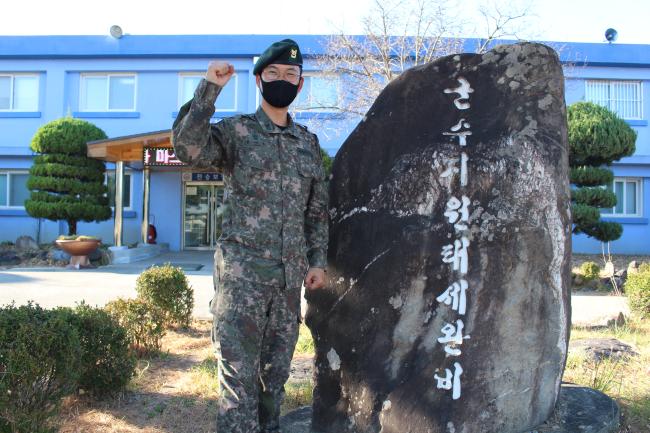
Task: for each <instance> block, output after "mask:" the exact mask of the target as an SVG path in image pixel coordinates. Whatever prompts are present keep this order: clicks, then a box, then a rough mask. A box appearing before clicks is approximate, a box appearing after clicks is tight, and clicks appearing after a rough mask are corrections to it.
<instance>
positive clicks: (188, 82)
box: [178, 73, 237, 111]
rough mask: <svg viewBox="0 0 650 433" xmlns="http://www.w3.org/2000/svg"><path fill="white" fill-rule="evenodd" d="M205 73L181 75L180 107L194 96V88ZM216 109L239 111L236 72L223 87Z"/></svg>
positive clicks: (179, 87) (179, 88) (179, 89)
mask: <svg viewBox="0 0 650 433" xmlns="http://www.w3.org/2000/svg"><path fill="white" fill-rule="evenodd" d="M204 76H205V74H198V73H187V74H181V75H179V79H178V83H179V86H178V106H179V107H180V106H181V105H183V104H184V103H186V102H187V101H189V100H190V99H192V97H194V90H196V86H198V85H199V82H200V81H201V79H202V78H203V77H204ZM215 108H216V111H237V74H236V73H235V74H234V75H233V76H232V77H231V78H230V81H228V84H226V86H225V87H224V88H223V89H221V93H219V97H217V101H216V102H215Z"/></svg>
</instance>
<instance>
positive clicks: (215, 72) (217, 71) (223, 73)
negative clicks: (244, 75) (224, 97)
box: [205, 60, 235, 87]
mask: <svg viewBox="0 0 650 433" xmlns="http://www.w3.org/2000/svg"><path fill="white" fill-rule="evenodd" d="M234 73H235V67H234V66H233V65H231V64H230V63H228V62H221V61H217V60H213V61H211V62H210V63H209V64H208V71H207V72H206V73H205V79H206V80H208V81H209V82H211V83H214V84H216V85H218V86H221V87H223V86H225V85H226V83H227V82H228V80H230V77H232V75H233V74H234Z"/></svg>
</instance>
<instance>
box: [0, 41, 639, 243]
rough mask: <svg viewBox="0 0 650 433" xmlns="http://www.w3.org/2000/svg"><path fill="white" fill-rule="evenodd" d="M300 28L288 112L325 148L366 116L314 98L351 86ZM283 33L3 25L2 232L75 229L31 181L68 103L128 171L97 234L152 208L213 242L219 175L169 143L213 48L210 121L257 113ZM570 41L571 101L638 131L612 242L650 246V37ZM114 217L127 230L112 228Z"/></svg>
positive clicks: (169, 229)
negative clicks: (266, 70)
mask: <svg viewBox="0 0 650 433" xmlns="http://www.w3.org/2000/svg"><path fill="white" fill-rule="evenodd" d="M293 38H294V39H295V40H296V41H297V42H298V43H299V44H300V46H301V50H302V51H303V53H304V54H305V67H304V70H305V77H306V80H305V86H304V88H303V92H302V93H301V97H300V98H299V99H298V100H297V102H296V103H295V104H294V107H293V110H292V111H293V113H294V115H295V117H296V118H297V121H298V122H303V123H304V122H307V123H310V122H311V121H312V120H314V119H318V122H316V123H315V124H316V125H317V127H316V130H315V132H317V133H319V137H320V141H321V146H322V147H323V148H324V149H325V150H326V151H327V152H328V153H329V154H330V155H332V156H334V155H335V154H336V151H337V150H338V148H339V147H340V145H341V144H342V142H343V141H344V140H345V137H346V136H347V134H348V133H349V132H350V131H351V130H352V129H353V128H354V126H355V124H356V122H357V121H358V120H359V119H353V120H350V119H346V118H343V117H342V116H340V115H338V114H337V113H335V112H331V111H327V110H322V109H321V110H314V109H305V107H308V106H310V101H311V100H314V99H318V100H319V101H320V103H321V105H323V106H332V105H336V101H337V99H338V98H340V97H341V92H342V90H344V89H342V86H341V83H340V79H336V78H334V79H332V78H331V77H326V76H324V75H323V74H322V73H321V72H320V71H319V70H317V63H316V62H315V60H314V56H316V55H318V54H320V53H322V51H323V48H322V41H324V37H322V36H293ZM277 39H279V37H278V36H275V35H258V36H249V35H237V36H235V35H225V36H224V35H220V36H217V35H207V36H204V35H200V36H199V35H196V36H171V35H168V36H129V35H126V36H123V37H122V38H119V39H117V38H113V37H111V36H1V37H0V241H2V240H9V241H14V240H15V239H16V237H18V236H20V235H29V236H32V237H34V238H38V239H39V240H40V241H41V242H48V241H51V240H53V239H55V238H56V237H57V236H58V235H59V234H64V233H66V232H67V229H66V225H65V223H64V222H52V221H47V220H41V221H39V220H37V219H34V218H31V217H30V216H28V215H27V213H26V212H25V210H24V207H23V201H24V200H25V198H27V197H28V196H29V191H28V190H27V188H26V185H25V183H26V180H27V177H28V174H27V171H28V169H29V167H30V166H31V164H32V159H33V155H32V152H31V151H30V149H29V143H30V141H31V139H32V136H33V135H34V133H35V132H36V130H37V129H38V127H39V126H41V125H42V124H44V123H47V122H49V121H51V120H54V119H57V118H60V117H63V116H65V115H72V116H73V117H77V118H83V119H86V120H88V121H91V122H92V123H94V124H96V125H97V126H99V127H100V128H102V129H103V130H104V131H105V132H106V134H107V135H108V136H109V137H110V138H109V139H108V140H103V141H101V142H95V143H91V144H89V155H90V156H93V157H97V158H100V159H103V160H105V161H107V162H108V164H107V168H108V170H107V176H106V178H107V179H106V180H107V183H108V185H109V188H115V185H116V184H117V187H118V189H120V185H119V184H120V182H115V172H116V169H117V172H118V173H119V172H120V171H123V177H122V179H123V188H122V201H123V211H122V212H121V217H120V215H119V214H120V212H119V211H118V212H117V215H116V217H115V218H114V219H113V220H109V221H105V222H102V223H83V222H80V223H79V224H78V229H77V231H78V232H79V233H83V234H91V235H96V236H100V237H101V238H102V239H103V240H104V242H107V243H113V242H114V243H116V244H118V245H119V244H120V243H124V244H134V243H137V242H141V241H142V240H143V236H146V234H145V232H146V227H147V225H148V223H147V220H149V221H150V222H152V223H154V224H155V226H156V228H157V232H158V239H157V241H158V242H162V243H166V244H168V245H169V248H170V249H171V250H174V251H178V250H184V249H210V248H212V247H213V245H214V242H215V241H216V239H214V237H213V236H212V235H211V234H212V233H214V230H213V229H214V228H215V227H217V228H218V215H219V212H218V208H219V202H220V197H221V196H220V193H221V185H222V183H221V181H220V177H219V175H218V174H217V173H211V172H201V171H197V170H191V169H189V168H187V167H185V166H183V165H178V164H177V163H176V162H175V161H174V159H173V154H172V153H171V152H170V151H169V147H170V142H169V136H170V133H169V129H170V128H171V125H172V122H173V121H174V119H175V117H176V114H177V112H178V108H179V107H180V106H181V105H182V104H183V103H184V102H185V101H187V100H188V99H189V98H191V96H192V94H193V91H194V88H195V87H196V84H197V83H198V81H199V80H200V79H201V78H202V77H203V75H204V73H205V70H206V68H207V64H208V62H209V61H210V60H213V59H216V58H219V59H224V60H227V61H229V62H231V63H232V64H233V65H234V66H235V70H236V75H235V77H234V79H232V80H231V82H230V83H229V84H228V86H227V87H226V88H225V89H224V91H223V92H222V94H221V95H220V97H219V99H218V101H217V111H216V113H215V116H214V117H215V118H214V121H216V120H218V119H219V118H220V117H225V116H231V115H233V114H237V113H247V112H253V111H255V109H256V107H257V106H258V104H259V94H258V92H257V89H256V87H255V79H254V76H253V75H252V69H253V65H254V62H255V60H256V56H258V55H259V54H260V53H261V51H263V50H264V48H266V47H267V46H268V45H269V44H270V43H272V42H274V41H276V40H277ZM553 45H554V46H560V45H559V44H558V43H553ZM469 46H470V45H468V47H469ZM561 46H562V49H561V50H559V51H560V54H561V58H562V59H563V61H564V62H565V65H566V68H565V73H566V77H567V79H566V97H567V103H568V104H570V103H573V102H576V101H582V100H589V101H594V102H597V103H600V104H603V105H606V106H608V107H610V108H612V109H614V110H616V111H617V112H618V113H619V114H620V115H621V116H623V117H624V118H625V119H626V120H627V121H628V123H629V124H630V125H632V126H633V127H634V129H635V130H636V131H637V132H638V140H637V151H636V154H635V155H634V156H632V157H629V158H625V159H624V160H621V161H619V162H618V163H616V164H615V165H614V166H613V170H614V173H615V176H616V178H615V180H614V183H613V185H611V188H612V189H613V191H614V192H615V193H616V195H617V197H618V199H619V203H618V204H617V206H616V207H615V208H613V209H611V210H607V211H606V212H607V213H606V216H605V218H606V219H608V220H613V221H618V222H621V223H622V224H623V226H624V235H623V237H622V238H621V239H620V240H618V241H616V242H614V243H612V251H613V252H614V253H624V254H650V226H649V223H648V216H649V213H650V210H648V209H646V206H644V204H645V203H650V131H649V129H648V120H647V119H648V117H647V116H648V114H647V113H648V112H649V111H650V105H649V101H650V93H649V92H650V90H649V89H650V86H648V83H649V82H650V45H621V44H584V43H567V44H562V45H561ZM468 51H471V50H469V49H468ZM328 131H329V132H328ZM331 131H337V132H338V133H337V134H334V133H331ZM117 161H122V162H117ZM145 191H146V193H145ZM145 197H148V199H145ZM117 208H118V210H119V204H118V207H117ZM147 215H148V216H149V218H147ZM143 217H144V218H143ZM120 220H121V222H120ZM116 222H117V224H118V225H119V226H120V228H121V230H118V232H119V233H117V234H116V233H115V230H114V228H115V223H116ZM574 251H576V252H599V251H600V243H599V242H596V241H594V240H592V239H588V238H586V237H584V236H575V237H574Z"/></svg>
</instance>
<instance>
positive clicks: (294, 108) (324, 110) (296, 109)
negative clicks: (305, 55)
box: [258, 71, 341, 113]
mask: <svg viewBox="0 0 650 433" xmlns="http://www.w3.org/2000/svg"><path fill="white" fill-rule="evenodd" d="M330 76H331V77H334V78H335V79H336V82H337V85H336V103H337V104H338V103H339V102H340V101H341V75H340V74H329V73H325V72H322V71H303V73H302V77H310V78H311V77H330ZM306 81H307V80H304V81H303V87H302V89H301V90H300V93H303V92H304V91H305V90H306V89H305V84H304V83H306ZM309 81H310V88H309V92H310V93H311V80H309ZM258 93H259V92H258ZM292 105H293V104H292ZM291 108H292V111H294V112H296V113H334V112H337V111H338V110H337V109H336V108H334V107H324V108H306V109H305V108H300V107H297V106H292V107H291Z"/></svg>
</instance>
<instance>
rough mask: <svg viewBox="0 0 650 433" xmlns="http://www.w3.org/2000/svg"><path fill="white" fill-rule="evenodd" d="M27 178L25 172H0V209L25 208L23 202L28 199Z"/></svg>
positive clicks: (27, 175)
mask: <svg viewBox="0 0 650 433" xmlns="http://www.w3.org/2000/svg"><path fill="white" fill-rule="evenodd" d="M28 178H29V174H28V173H27V172H16V171H6V172H0V207H13V208H23V207H25V200H27V199H28V198H29V190H28V189H27V179H28Z"/></svg>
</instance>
